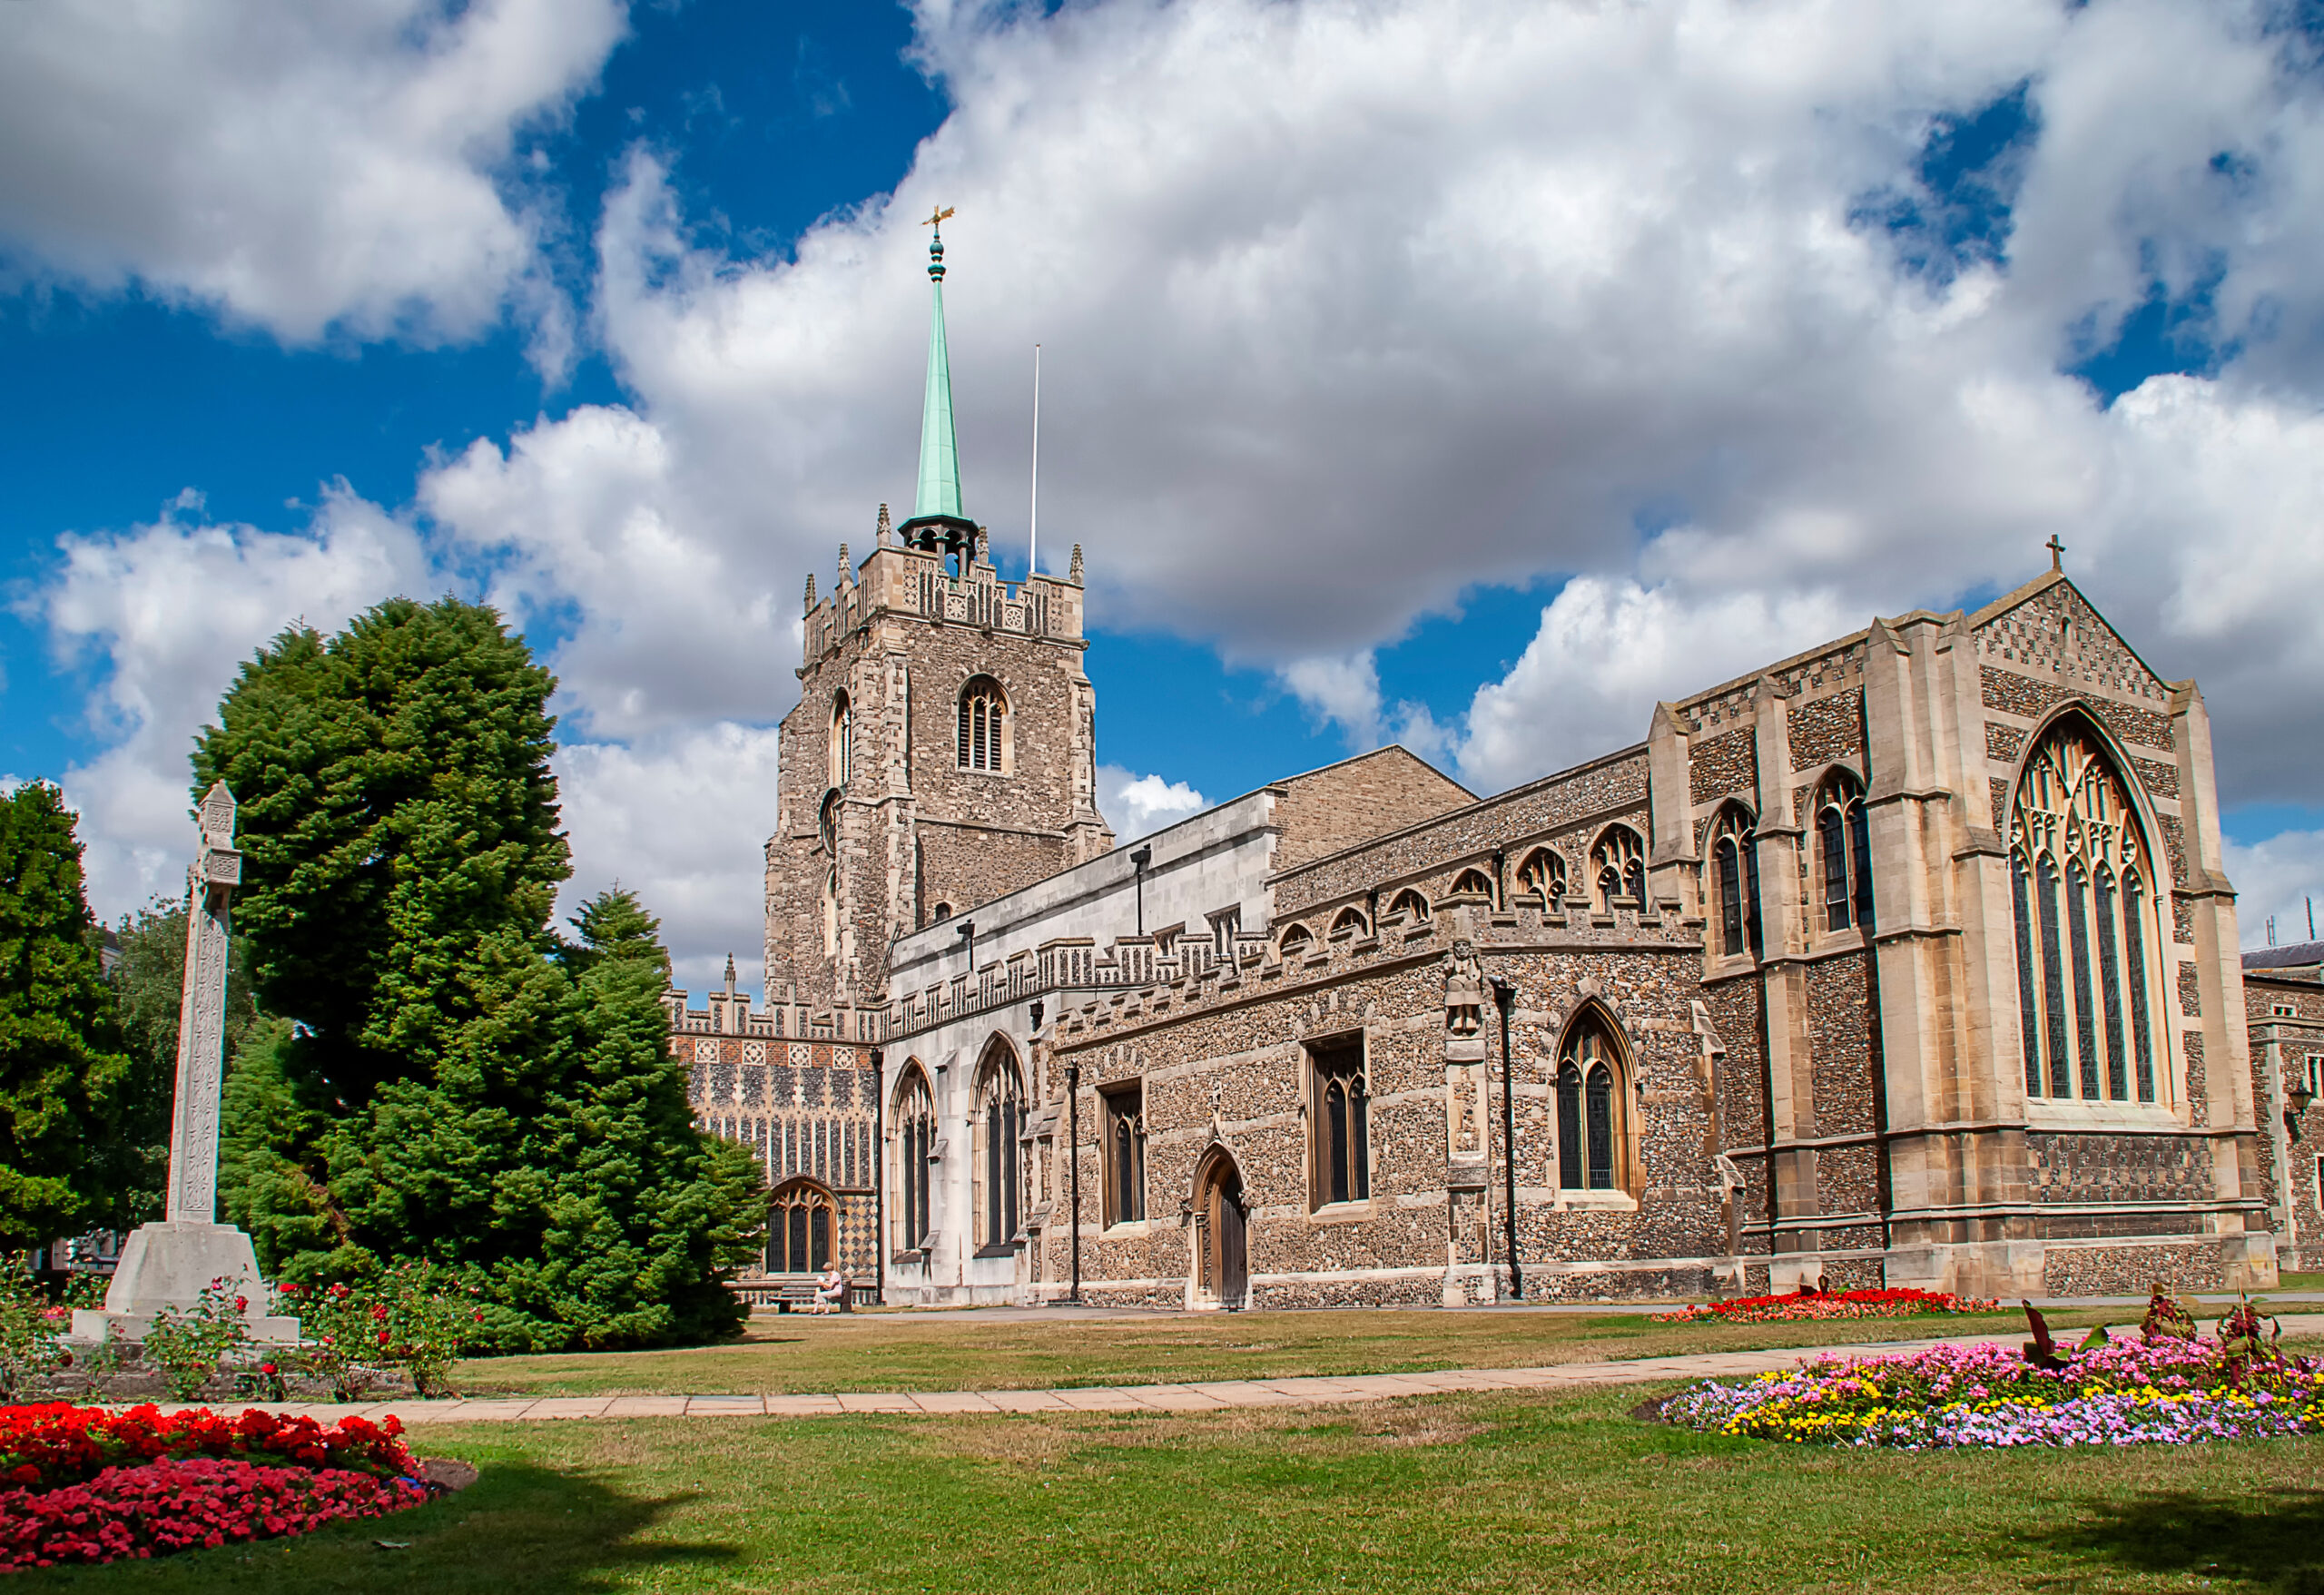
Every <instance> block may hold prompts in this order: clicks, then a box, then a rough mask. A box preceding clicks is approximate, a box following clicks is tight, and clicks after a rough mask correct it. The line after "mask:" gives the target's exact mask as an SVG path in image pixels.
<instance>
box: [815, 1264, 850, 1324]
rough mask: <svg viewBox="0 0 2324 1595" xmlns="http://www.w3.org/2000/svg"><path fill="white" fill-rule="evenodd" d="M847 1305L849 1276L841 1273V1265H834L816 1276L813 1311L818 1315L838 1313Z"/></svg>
mask: <svg viewBox="0 0 2324 1595" xmlns="http://www.w3.org/2000/svg"><path fill="white" fill-rule="evenodd" d="M846 1305H847V1275H844V1274H842V1273H841V1272H840V1271H839V1265H838V1264H836V1263H834V1264H832V1265H831V1266H830V1267H828V1268H826V1269H824V1270H823V1271H822V1274H821V1275H817V1276H816V1279H815V1302H814V1308H813V1310H814V1311H815V1312H818V1313H837V1312H841V1311H842V1310H843V1309H844V1308H845V1307H846Z"/></svg>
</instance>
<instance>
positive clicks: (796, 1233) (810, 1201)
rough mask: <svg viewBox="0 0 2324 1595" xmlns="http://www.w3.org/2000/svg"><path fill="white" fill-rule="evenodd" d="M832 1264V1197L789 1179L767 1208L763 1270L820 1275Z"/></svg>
mask: <svg viewBox="0 0 2324 1595" xmlns="http://www.w3.org/2000/svg"><path fill="white" fill-rule="evenodd" d="M831 1261H832V1194H831V1193H830V1192H829V1191H827V1190H825V1189H823V1187H822V1186H819V1185H815V1184H812V1182H810V1181H807V1180H793V1181H792V1182H791V1183H790V1184H789V1185H786V1186H783V1187H782V1188H781V1189H780V1190H778V1191H776V1192H775V1193H774V1196H773V1200H772V1201H771V1202H770V1203H769V1204H768V1206H767V1220H766V1271H767V1272H768V1273H769V1274H821V1273H822V1271H823V1270H824V1269H826V1268H828V1267H830V1266H831Z"/></svg>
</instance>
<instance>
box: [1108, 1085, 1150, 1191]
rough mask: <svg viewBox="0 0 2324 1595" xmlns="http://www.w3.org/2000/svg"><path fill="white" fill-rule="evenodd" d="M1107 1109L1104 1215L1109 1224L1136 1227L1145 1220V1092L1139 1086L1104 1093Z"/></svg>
mask: <svg viewBox="0 0 2324 1595" xmlns="http://www.w3.org/2000/svg"><path fill="white" fill-rule="evenodd" d="M1104 1101H1105V1105H1106V1212H1105V1222H1106V1223H1108V1224H1109V1225H1110V1224H1136V1223H1137V1222H1138V1221H1139V1220H1140V1219H1142V1218H1144V1217H1145V1216H1146V1092H1145V1089H1144V1088H1143V1087H1142V1086H1140V1085H1136V1084H1132V1085H1128V1086H1120V1087H1117V1088H1114V1089H1112V1090H1109V1091H1107V1092H1106V1093H1104Z"/></svg>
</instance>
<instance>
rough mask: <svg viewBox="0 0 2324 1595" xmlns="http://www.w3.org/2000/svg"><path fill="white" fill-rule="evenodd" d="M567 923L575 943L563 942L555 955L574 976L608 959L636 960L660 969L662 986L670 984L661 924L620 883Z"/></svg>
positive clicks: (668, 965) (667, 956)
mask: <svg viewBox="0 0 2324 1595" xmlns="http://www.w3.org/2000/svg"><path fill="white" fill-rule="evenodd" d="M566 924H568V925H570V926H572V927H573V930H574V933H575V936H576V938H577V940H572V941H568V942H566V943H565V945H564V946H563V947H562V948H560V949H559V950H558V956H559V958H560V959H561V960H562V961H563V962H564V964H565V967H566V969H568V970H572V971H573V972H574V973H575V974H576V975H579V974H584V973H586V972H587V971H588V970H590V969H592V968H594V967H595V966H596V964H598V963H599V962H601V961H602V960H606V959H609V958H624V959H638V960H645V962H647V963H650V964H652V965H653V966H654V967H655V969H656V970H660V971H661V974H662V984H663V985H664V986H665V987H666V986H668V985H669V983H670V955H669V952H668V951H667V950H665V948H664V947H663V946H662V921H659V920H657V919H655V917H654V916H653V915H652V914H649V913H647V912H646V911H645V904H644V903H642V902H640V901H637V893H635V892H634V891H630V890H628V889H627V888H626V887H625V886H623V885H622V883H621V882H620V881H615V882H614V884H613V888H612V890H611V891H600V892H599V893H597V895H596V896H595V897H593V898H591V899H590V900H589V901H587V902H585V903H583V904H582V905H581V911H580V912H579V913H577V914H576V915H574V916H573V917H572V918H571V919H569V920H567V921H566ZM657 995H658V993H657Z"/></svg>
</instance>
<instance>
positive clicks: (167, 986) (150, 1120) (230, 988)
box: [103, 898, 259, 1229]
mask: <svg viewBox="0 0 2324 1595" xmlns="http://www.w3.org/2000/svg"><path fill="white" fill-rule="evenodd" d="M115 940H116V942H117V943H118V946H119V950H120V956H119V957H118V958H116V959H115V960H114V961H113V969H112V970H111V972H110V974H109V975H108V977H107V978H108V979H109V980H111V981H112V983H113V997H114V1000H115V1002H116V1004H117V1008H118V1011H119V1015H120V1021H121V1029H122V1037H123V1040H124V1041H125V1042H126V1043H127V1044H128V1049H129V1056H130V1060H131V1065H132V1078H133V1087H132V1089H131V1091H130V1092H129V1095H128V1098H127V1100H126V1101H125V1102H124V1104H123V1108H124V1111H123V1117H122V1124H121V1132H120V1136H121V1142H122V1148H121V1157H122V1159H123V1163H124V1165H125V1170H124V1172H125V1176H126V1177H125V1179H124V1181H123V1186H122V1188H121V1191H120V1193H119V1196H118V1198H117V1200H116V1203H115V1210H114V1211H113V1213H112V1214H109V1215H107V1216H105V1217H104V1219H103V1222H104V1223H106V1224H108V1225H110V1226H112V1227H113V1228H117V1229H126V1228H129V1227H131V1226H135V1225H138V1224H143V1223H144V1222H145V1221H146V1220H148V1219H153V1218H159V1217H160V1216H162V1201H163V1192H164V1186H165V1185H166V1182H167V1180H168V1177H169V1167H170V1108H171V1104H172V1093H173V1092H174V1091H175V1089H176V1088H177V1066H178V1007H179V999H180V996H181V994H182V991H183V989H184V985H185V904H184V902H183V901H180V900H177V899H172V898H156V899H154V900H153V901H151V902H149V903H147V904H146V905H145V906H144V907H143V908H142V909H140V910H138V911H137V912H136V913H134V914H123V916H122V918H121V925H120V928H119V929H118V930H117V931H116V932H115ZM227 958H228V963H227V971H226V1055H227V1056H228V1057H229V1058H231V1057H233V1056H234V1054H235V1052H236V1051H237V1049H239V1048H240V1047H241V1042H242V1038H243V1037H244V1036H245V1035H247V1034H248V1033H249V1031H250V1029H251V1027H252V1026H253V1025H255V1024H257V1023H258V1022H259V1015H258V1006H257V1004H256V1003H255V1002H254V1001H253V1000H252V999H251V981H250V943H249V941H248V940H245V939H244V938H242V937H241V936H236V937H235V938H234V939H233V940H232V943H231V947H230V949H229V951H228V954H227Z"/></svg>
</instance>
